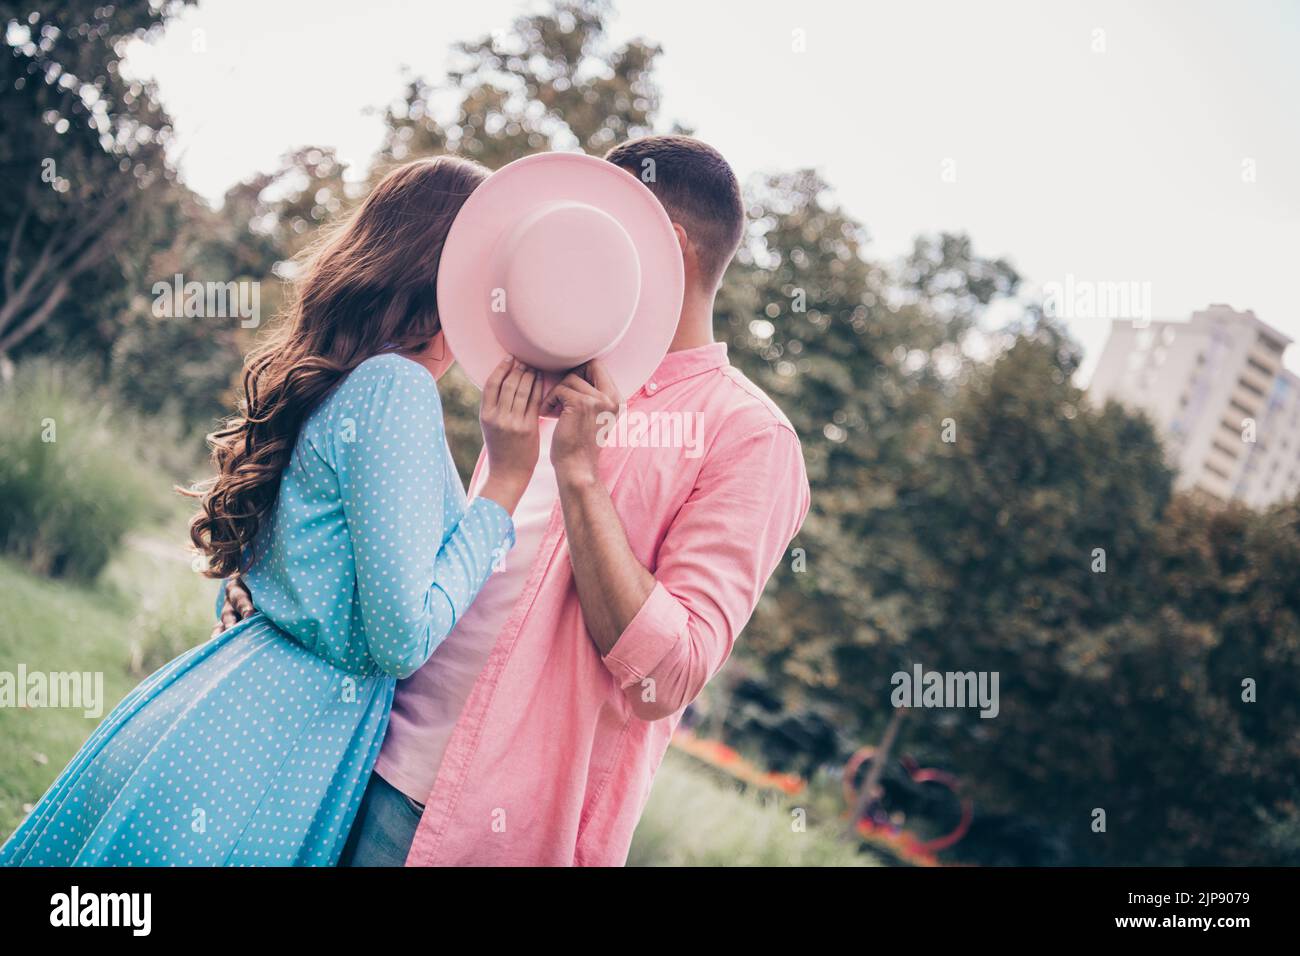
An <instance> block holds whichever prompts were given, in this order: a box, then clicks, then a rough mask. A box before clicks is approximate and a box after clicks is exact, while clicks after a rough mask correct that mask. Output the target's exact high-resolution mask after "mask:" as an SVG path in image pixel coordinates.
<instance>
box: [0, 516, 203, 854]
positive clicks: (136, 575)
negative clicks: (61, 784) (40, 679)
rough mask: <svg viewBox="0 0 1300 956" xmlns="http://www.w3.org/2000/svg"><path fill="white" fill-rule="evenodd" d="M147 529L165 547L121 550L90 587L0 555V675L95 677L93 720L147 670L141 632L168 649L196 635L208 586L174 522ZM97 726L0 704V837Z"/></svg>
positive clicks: (71, 716) (75, 716)
mask: <svg viewBox="0 0 1300 956" xmlns="http://www.w3.org/2000/svg"><path fill="white" fill-rule="evenodd" d="M154 534H155V535H164V534H165V536H164V537H160V538H158V540H159V541H160V543H161V542H165V544H163V545H162V546H161V547H151V548H149V549H148V550H145V549H140V548H134V547H132V548H126V549H124V550H123V551H122V552H121V553H120V555H119V556H118V557H117V558H116V559H115V560H114V561H113V562H111V563H110V565H109V567H108V569H107V571H106V572H105V574H104V575H103V577H102V579H101V580H100V581H99V583H98V584H96V585H93V586H92V585H84V584H82V585H79V584H74V583H71V582H68V581H63V580H50V579H48V578H43V577H39V576H37V575H34V574H32V573H31V572H30V571H28V570H27V569H26V568H25V567H24V566H23V565H22V564H20V563H19V562H17V561H15V560H12V559H7V558H5V559H0V671H8V672H10V673H16V671H17V669H18V665H19V664H24V665H26V667H27V670H28V671H29V672H32V671H42V672H50V671H81V672H86V671H89V672H92V673H94V672H98V673H102V674H103V675H104V700H103V705H104V706H103V711H104V714H103V715H101V717H102V716H104V715H107V713H108V712H109V711H110V710H111V709H112V708H113V706H114V705H116V704H117V702H118V701H119V700H121V699H122V697H123V696H125V694H126V692H127V691H129V690H130V689H131V688H132V687H134V686H135V685H136V684H137V683H139V681H140V679H141V678H142V677H144V676H145V675H146V674H147V673H148V672H149V670H152V667H146V666H142V662H143V661H144V660H146V659H149V658H150V656H151V655H154V656H156V653H157V652H156V650H154V649H153V648H151V647H150V646H149V643H148V637H149V635H151V634H154V633H158V634H165V635H166V636H167V638H168V639H169V640H172V641H177V642H179V643H178V644H177V648H176V653H179V652H180V651H181V650H184V649H185V647H187V646H190V645H193V644H196V643H198V642H199V641H202V640H203V639H204V638H206V637H207V634H208V630H209V629H210V628H211V607H212V600H213V595H214V591H215V584H213V583H212V582H210V581H205V580H203V579H201V578H200V577H199V576H198V575H196V574H194V573H193V572H191V571H190V569H189V567H188V565H187V564H186V563H185V560H184V551H183V549H182V540H181V538H180V537H179V535H178V533H177V532H176V530H175V529H174V528H172V529H168V530H167V531H166V532H162V531H155V532H154ZM152 540H153V539H151V541H152ZM168 547H172V548H173V549H174V553H169V552H168V550H167V549H168ZM173 656H174V655H173ZM133 661H134V663H135V667H134V668H133V666H132V665H133ZM149 663H150V664H152V665H153V666H157V664H159V663H162V661H154V660H150V661H149ZM97 723H98V718H89V717H86V716H84V714H83V712H82V711H81V710H74V709H55V708H49V707H43V708H18V707H0V834H3V836H6V837H7V836H8V835H9V833H10V832H12V830H13V829H14V827H16V826H17V825H18V823H19V821H21V820H22V818H23V816H24V815H25V814H26V812H27V811H26V808H27V807H29V806H30V805H31V804H34V803H35V802H36V801H37V800H38V799H39V798H40V796H41V794H43V793H44V792H45V790H46V788H48V787H49V785H50V784H51V783H52V782H53V781H54V778H55V777H56V776H57V775H58V773H59V771H60V770H61V769H62V768H63V767H64V765H65V764H66V763H67V762H68V761H69V760H70V759H71V758H72V756H73V754H75V753H76V751H77V748H78V747H80V746H81V744H82V743H83V742H84V741H85V739H86V737H88V736H89V735H90V733H91V731H93V730H94V729H95V726H96V724H97Z"/></svg>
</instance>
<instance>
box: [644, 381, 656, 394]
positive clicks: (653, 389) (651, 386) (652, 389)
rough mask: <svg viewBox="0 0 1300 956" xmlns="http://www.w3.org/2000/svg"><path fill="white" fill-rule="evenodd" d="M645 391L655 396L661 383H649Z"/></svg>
mask: <svg viewBox="0 0 1300 956" xmlns="http://www.w3.org/2000/svg"><path fill="white" fill-rule="evenodd" d="M645 390H646V391H647V392H649V393H650V394H651V395H653V394H654V393H655V392H657V391H659V383H658V382H649V383H647V384H646V387H645Z"/></svg>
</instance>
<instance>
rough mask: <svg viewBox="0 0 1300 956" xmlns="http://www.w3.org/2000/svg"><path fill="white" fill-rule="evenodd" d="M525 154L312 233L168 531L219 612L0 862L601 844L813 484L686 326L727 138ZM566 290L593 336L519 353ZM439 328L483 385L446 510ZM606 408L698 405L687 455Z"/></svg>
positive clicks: (539, 341)
mask: <svg viewBox="0 0 1300 956" xmlns="http://www.w3.org/2000/svg"><path fill="white" fill-rule="evenodd" d="M533 159H539V158H533ZM533 159H530V160H525V161H522V162H521V163H517V164H512V165H511V166H508V167H505V168H504V169H503V170H501V171H500V172H498V173H496V174H494V175H493V176H492V177H488V173H487V171H486V170H485V169H483V168H481V167H479V166H477V165H475V164H473V163H469V162H466V161H464V160H460V159H454V158H449V157H441V158H438V159H434V160H428V161H420V162H415V163H411V164H408V165H406V166H403V167H401V168H399V169H397V170H395V171H394V172H392V173H391V174H389V175H388V176H387V177H386V178H385V179H384V180H383V181H382V182H381V183H380V184H379V185H378V187H376V189H375V190H374V191H373V192H372V193H371V194H370V196H369V197H368V198H367V199H366V200H365V202H364V203H363V204H362V205H361V207H360V208H359V209H358V210H357V211H356V213H355V214H354V215H353V216H352V217H351V218H350V219H349V220H348V221H347V222H346V223H344V224H343V226H342V227H341V228H340V229H339V230H338V231H337V232H335V233H334V234H333V235H332V237H331V238H330V239H329V240H328V241H327V242H326V243H325V244H324V245H323V246H321V247H320V248H319V249H318V250H317V252H316V253H315V255H314V258H313V260H312V261H311V263H310V265H309V267H308V268H307V269H306V270H305V271H304V274H303V276H302V278H301V280H300V283H299V286H298V289H297V294H296V298H295V304H294V306H293V309H292V313H291V314H290V315H289V316H288V319H287V321H286V322H285V324H284V325H283V326H282V327H281V330H280V332H279V333H278V336H277V337H276V338H275V340H274V341H273V342H272V343H271V344H270V345H269V346H267V347H265V348H264V349H262V350H260V351H259V352H258V353H257V354H256V355H254V356H253V357H252V358H251V359H250V361H249V363H248V367H247V371H246V373H245V376H244V390H245V402H246V407H245V408H244V412H245V415H244V417H243V418H240V419H236V420H234V421H233V422H231V423H230V424H229V426H228V427H226V428H225V429H224V430H222V431H219V432H217V433H216V434H215V435H214V436H213V441H214V461H215V464H216V467H217V472H218V474H217V477H216V478H215V479H214V481H213V482H212V484H211V485H210V486H209V487H208V488H207V489H206V490H205V491H204V492H203V496H202V507H201V510H200V512H199V514H198V516H197V517H196V518H195V521H194V525H193V529H192V534H193V538H194V540H195V542H196V544H197V546H198V547H199V548H200V549H201V550H202V551H203V552H204V553H205V554H206V556H207V559H208V565H209V569H210V573H211V574H212V575H213V576H218V577H222V578H224V579H226V580H227V581H228V582H229V583H228V586H225V587H223V589H222V596H221V597H219V598H218V601H219V603H220V605H221V606H220V617H221V623H220V624H219V625H218V628H217V632H216V633H215V634H214V636H213V638H212V639H211V640H209V641H208V642H207V643H205V644H203V645H200V646H199V647H196V648H195V649H193V650H191V651H190V652H188V653H186V654H184V655H182V656H181V657H179V658H178V659H176V660H175V661H173V662H172V663H170V664H168V665H167V666H166V667H164V668H163V669H162V670H160V671H158V672H157V673H156V674H154V675H153V676H152V677H150V678H148V679H147V680H146V681H144V683H142V684H141V685H140V686H139V687H137V688H136V689H135V690H134V691H132V692H131V693H130V694H129V695H128V696H127V697H126V698H125V699H124V700H123V701H122V703H121V704H120V705H119V706H118V707H117V708H116V709H115V710H114V711H113V712H112V713H111V714H110V715H109V716H108V717H107V718H105V720H104V721H103V722H102V723H101V724H100V726H99V727H98V728H97V729H96V731H95V732H94V734H93V735H92V736H91V737H90V739H89V740H88V741H87V742H86V744H85V745H84V746H83V747H82V749H81V751H80V752H79V753H78V754H77V756H76V757H75V758H74V759H73V761H72V762H71V763H70V764H69V765H68V767H67V768H66V769H65V770H64V771H63V772H62V773H61V774H60V776H59V777H58V779H57V780H56V781H55V783H54V785H53V786H52V787H51V788H50V790H49V792H48V793H46V794H45V796H44V797H43V798H42V799H41V801H40V802H39V804H38V805H37V806H36V808H35V809H34V810H33V812H32V813H31V814H30V816H29V817H28V818H27V819H26V820H25V821H24V822H23V824H22V825H21V826H20V827H19V829H18V830H17V831H16V832H15V833H14V834H13V836H12V837H11V838H10V839H9V841H8V842H7V843H6V844H5V845H4V846H3V848H0V863H4V864H7V865H102V866H111V865H333V864H338V863H343V864H347V865H354V866H374V865H388V866H400V865H402V864H403V863H406V864H410V865H457V864H462V865H463V864H477V865H573V864H587V865H619V864H622V863H623V862H624V861H625V859H626V856H627V851H628V846H629V844H630V842H631V839H632V832H633V829H634V828H635V826H636V822H637V819H638V817H639V816H640V813H641V810H642V808H643V807H644V804H645V801H646V798H647V796H648V794H649V791H650V785H651V782H652V779H653V777H654V774H655V771H656V769H657V768H658V766H659V763H660V761H661V760H662V758H663V755H664V752H665V750H666V748H667V746H668V742H669V738H670V736H671V734H672V732H673V728H674V726H675V725H676V723H677V720H678V718H679V716H680V714H681V712H682V710H683V708H685V707H686V705H687V704H689V703H690V702H691V701H692V700H693V699H694V698H695V697H696V695H698V694H699V693H700V691H701V689H702V688H703V687H704V685H705V683H706V682H707V681H708V680H709V678H710V677H712V676H713V674H714V673H716V672H717V670H718V669H719V668H720V667H721V665H722V664H723V662H724V661H725V660H726V658H727V655H728V654H729V652H730V650H731V647H732V644H733V642H734V641H735V638H736V636H737V634H738V633H739V631H740V630H741V628H742V627H743V626H744V624H745V623H746V621H747V620H748V619H749V616H750V614H751V613H752V612H753V610H754V607H755V605H756V604H757V602H758V599H759V595H760V593H761V592H762V590H763V586H764V584H765V582H766V580H767V578H768V576H769V575H770V574H771V573H772V571H773V570H774V568H775V567H776V565H777V563H778V562H779V561H780V560H781V557H782V555H783V553H784V551H785V549H786V547H787V545H788V544H789V542H790V540H791V538H792V537H793V536H794V534H795V533H796V532H797V530H798V528H799V526H800V524H801V523H802V521H803V518H804V516H805V514H806V512H807V509H808V503H809V493H808V486H807V480H806V476H805V472H804V466H803V461H802V457H801V452H800V447H799V442H798V439H797V437H796V436H795V434H794V432H793V430H792V429H791V427H790V424H789V422H788V421H787V420H786V418H785V416H784V415H782V413H781V412H780V411H779V410H778V409H777V408H776V406H775V405H773V404H772V402H771V401H770V400H768V398H767V397H766V396H765V395H764V394H763V393H762V392H761V391H760V390H759V389H758V388H757V387H755V386H754V385H753V384H752V383H751V382H749V381H748V380H747V379H746V378H745V377H744V376H743V375H742V374H741V373H740V372H738V371H737V370H736V369H734V368H732V367H731V366H730V365H729V364H728V363H727V355H726V347H725V346H724V345H723V344H721V343H717V342H714V340H713V333H712V310H713V301H714V296H715V294H716V291H717V288H718V285H719V282H720V280H721V278H722V274H723V271H724V270H725V268H726V266H727V264H728V262H729V261H730V260H731V258H732V256H733V255H734V254H735V252H736V249H737V247H738V245H739V243H740V240H741V234H742V231H743V226H744V207H743V205H742V201H741V195H740V190H739V186H738V184H737V182H736V178H735V175H734V174H733V172H732V170H731V169H730V167H729V166H728V165H727V163H726V162H725V161H724V160H723V158H722V157H721V156H720V155H719V154H718V153H717V152H716V151H714V150H713V149H711V148H710V147H708V146H706V145H704V144H703V143H700V142H698V141H696V140H693V139H689V138H686V137H679V136H654V137H648V138H644V139H639V140H634V141H632V142H629V143H626V144H624V145H622V146H619V147H617V148H615V149H614V150H613V151H611V152H610V153H609V154H608V155H607V156H606V157H605V159H606V160H607V161H608V163H610V164H613V166H607V165H604V164H601V163H600V162H599V161H595V160H591V159H588V158H585V157H579V158H578V160H581V161H574V162H565V161H559V160H557V161H554V162H552V161H549V160H544V161H542V162H534V161H533ZM516 167H518V168H519V169H518V170H516ZM525 167H527V169H528V170H530V171H529V172H528V173H527V174H526V175H525V174H524V173H523V172H521V171H520V170H522V169H523V168H525ZM613 167H621V169H622V171H620V170H617V169H614V168H613ZM512 170H516V171H514V172H512ZM647 171H652V172H651V174H649V175H647ZM628 174H631V175H628ZM499 177H500V180H498V178H499ZM548 177H549V179H548ZM499 181H500V183H501V185H500V188H497V183H498V182H499ZM647 187H648V190H649V192H647V191H646V190H647ZM476 190H479V192H477V193H476ZM539 191H540V192H542V193H545V195H544V196H543V197H542V200H544V201H542V200H536V199H530V196H531V195H532V194H534V193H537V192H539ZM584 191H586V192H584ZM588 193H589V194H588ZM651 193H653V196H651ZM579 194H582V195H581V197H580V198H581V200H582V201H577V200H575V198H574V197H575V196H577V195H579ZM655 199H657V200H658V203H656V202H654V200H655ZM637 202H648V203H649V205H650V206H652V207H653V214H652V215H651V216H647V215H646V214H645V213H643V212H638V211H637V210H636V208H635V204H636V203H637ZM620 204H623V205H620ZM659 204H662V208H660V205H659ZM462 207H465V208H464V210H463V211H462ZM665 212H666V213H667V216H666V217H665V216H664V213H665ZM458 214H462V218H461V220H459V221H457V215H458ZM512 216H513V217H515V219H514V220H513V221H512V220H511V217H512ZM655 217H657V219H656V218H655ZM631 220H636V222H635V223H633V224H630V222H631ZM454 221H455V222H456V228H455V229H454V230H453V228H452V227H453V222H454ZM503 223H504V225H503ZM656 229H658V230H659V232H658V233H656V232H655V230H656ZM566 230H567V231H566ZM449 232H450V233H451V241H450V242H449V241H448V237H449ZM503 237H504V238H503ZM566 237H567V238H566ZM656 237H657V238H656ZM655 243H659V248H658V249H656V248H654V247H655ZM444 244H446V246H447V250H446V253H445V254H444ZM457 248H458V249H459V250H460V251H459V252H458V253H454V252H453V250H454V249H457ZM665 248H666V252H665V251H664V250H665ZM502 250H505V251H502ZM556 256H579V257H580V258H581V259H582V261H581V263H580V266H581V268H579V269H577V270H576V271H575V270H573V269H570V271H569V274H568V278H566V279H565V280H564V281H560V280H559V279H557V278H556V276H555V272H556V270H557V269H559V268H560V267H561V266H562V265H563V263H562V261H561V260H560V259H557V258H556ZM440 263H441V268H442V273H443V274H442V275H439V269H440ZM449 272H454V273H455V274H454V275H451V274H449ZM471 273H473V274H474V276H475V277H474V278H472V279H471V278H469V276H470V274H471ZM575 277H576V278H575ZM588 277H592V278H588ZM584 283H586V284H584ZM590 283H594V286H589V284H590ZM498 286H499V288H498ZM575 286H581V288H576V287H575ZM502 290H504V294H505V297H506V303H505V307H504V308H500V307H499V306H500V305H501V303H498V302H496V301H495V298H496V293H498V292H501V291H502ZM479 295H482V296H484V297H485V298H487V297H491V298H493V301H494V304H493V307H492V308H491V309H490V310H488V309H479V310H478V311H477V312H476V311H475V310H474V309H469V308H465V307H464V303H465V301H468V300H470V299H475V300H476V299H477V297H478V296H479ZM511 297H513V299H512V298H511ZM453 301H454V302H455V303H456V307H455V309H453V307H452V305H453ZM593 303H594V304H597V305H599V306H600V311H602V313H603V312H607V311H611V310H612V311H613V312H618V311H619V309H621V308H623V307H624V306H626V308H624V309H623V310H624V312H625V313H626V314H623V315H618V316H616V317H615V319H614V320H613V324H614V325H615V326H617V327H616V328H614V329H613V330H612V332H611V331H609V330H608V329H607V330H606V333H607V337H608V338H609V340H610V341H617V346H616V347H614V346H611V347H610V348H607V349H605V350H604V351H601V352H600V353H599V354H600V355H601V358H600V360H598V361H590V362H584V364H582V365H581V366H580V368H578V369H577V370H576V371H573V372H570V373H569V374H567V375H563V374H557V375H550V374H543V372H542V371H540V367H545V366H546V365H547V363H549V365H550V367H557V368H558V367H566V368H567V367H568V365H557V364H556V363H557V362H562V361H564V360H565V357H566V356H567V357H568V359H569V360H570V364H577V362H576V361H572V360H575V359H579V360H580V359H582V358H583V356H584V354H586V355H587V356H588V357H589V355H590V354H595V353H593V352H592V351H591V350H592V349H593V348H599V347H600V342H599V341H598V339H599V338H600V336H599V335H596V337H595V338H593V337H592V335H593V333H591V332H590V330H591V329H593V328H600V327H601V326H602V322H604V323H605V324H606V325H608V320H603V319H600V318H598V317H596V316H594V315H592V314H587V313H588V312H589V311H590V310H589V309H588V307H589V306H591V305H592V304H593ZM620 303H622V305H620ZM665 303H671V306H670V307H669V308H665V305H664V304H665ZM566 304H567V305H569V306H572V310H571V313H570V314H563V313H562V311H561V312H560V313H557V309H559V310H562V309H563V307H564V306H565V305H566ZM440 307H441V312H440ZM656 310H657V312H661V313H662V312H665V311H666V312H667V315H666V316H661V315H656V314H655V313H656ZM453 311H454V312H455V314H456V316H457V319H456V323H453V322H452V319H451V316H452V313H453ZM440 316H441V317H440ZM467 317H470V318H467ZM655 323H658V326H656V325H655ZM457 325H458V326H459V328H460V331H459V332H455V334H450V335H446V334H444V331H445V330H451V331H453V332H454V331H455V327H456V326H457ZM474 325H477V327H476V328H467V326H474ZM489 326H490V328H489ZM602 334H605V333H602ZM448 337H450V339H451V341H450V343H449V342H448V341H447V339H448ZM462 343H463V346H462ZM485 343H487V344H486V345H485ZM656 343H658V344H656ZM452 349H454V350H455V352H456V355H457V357H458V358H459V359H460V361H461V364H462V365H463V366H466V369H467V371H468V372H470V374H471V377H476V376H477V377H476V381H480V382H482V384H483V396H482V409H481V412H480V421H481V424H482V428H483V438H484V450H483V455H482V456H481V458H480V460H479V464H478V467H477V468H476V470H475V474H474V478H473V480H472V481H471V485H470V489H471V494H470V496H469V497H468V498H467V496H466V493H465V490H464V489H463V487H462V485H461V482H460V479H459V477H458V476H457V473H456V470H455V468H454V466H453V463H452V458H451V455H450V453H449V451H448V447H447V438H446V433H445V430H444V422H443V415H442V408H441V405H440V402H439V397H438V388H437V384H436V381H437V378H438V376H439V375H441V374H442V373H443V372H444V371H445V370H446V369H447V368H448V366H449V365H450V364H451V361H452ZM494 350H495V351H494ZM665 350H666V352H667V354H666V355H665V354H664V352H665ZM507 351H508V352H509V353H510V355H507V356H506V357H505V358H501V356H502V355H505V354H506V353H507ZM471 354H472V355H473V358H472V361H471V359H470V355H471ZM510 356H516V357H510ZM489 358H490V359H491V364H490V365H488V364H485V363H486V362H487V361H488V359H489ZM498 360H499V361H498ZM638 363H640V364H639V365H638ZM489 368H490V374H489V372H488V370H489ZM624 390H625V391H626V395H627V397H626V400H625V401H626V405H625V406H624V405H623V402H624V399H623V397H622V396H621V395H620V394H618V393H619V392H620V391H624ZM620 412H621V413H622V414H632V413H633V412H637V413H640V414H643V415H649V416H653V415H656V414H663V415H674V414H677V415H680V414H686V415H691V416H696V418H697V420H698V422H699V423H700V427H701V429H702V441H701V442H700V443H699V447H698V448H695V449H694V453H691V451H690V450H688V449H684V448H672V447H663V446H662V445H660V446H654V447H651V446H646V445H643V446H640V447H637V446H636V445H635V443H625V444H623V445H612V446H611V445H609V443H608V442H607V441H602V440H599V439H598V432H599V431H600V429H601V427H602V426H601V422H602V419H604V420H605V421H607V420H608V419H606V418H605V417H604V416H605V415H606V414H607V413H613V414H618V413H620ZM602 445H603V446H606V447H602ZM507 552H508V554H507ZM241 582H242V583H241Z"/></svg>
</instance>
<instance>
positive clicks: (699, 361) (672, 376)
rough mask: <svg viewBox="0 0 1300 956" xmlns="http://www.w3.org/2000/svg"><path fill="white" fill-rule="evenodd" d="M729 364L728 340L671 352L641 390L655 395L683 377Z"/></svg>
mask: <svg viewBox="0 0 1300 956" xmlns="http://www.w3.org/2000/svg"><path fill="white" fill-rule="evenodd" d="M727 364H728V362H727V343H726V342H710V343H709V344H708V345H699V346H696V347H695V348H693V349H682V350H681V351H680V352H669V353H668V354H667V355H665V356H664V360H663V361H662V362H660V363H659V367H658V368H657V369H655V370H654V374H653V375H651V376H650V381H648V382H646V383H645V384H644V385H643V386H641V389H640V390H641V391H642V392H644V393H645V394H648V395H653V394H655V393H656V392H657V391H659V390H660V389H661V388H667V387H668V386H669V385H673V384H675V383H677V382H680V381H681V380H682V379H686V378H690V377H692V376H694V375H699V374H701V373H702V372H712V371H713V370H714V369H719V368H722V367H723V366H724V365H727Z"/></svg>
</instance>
